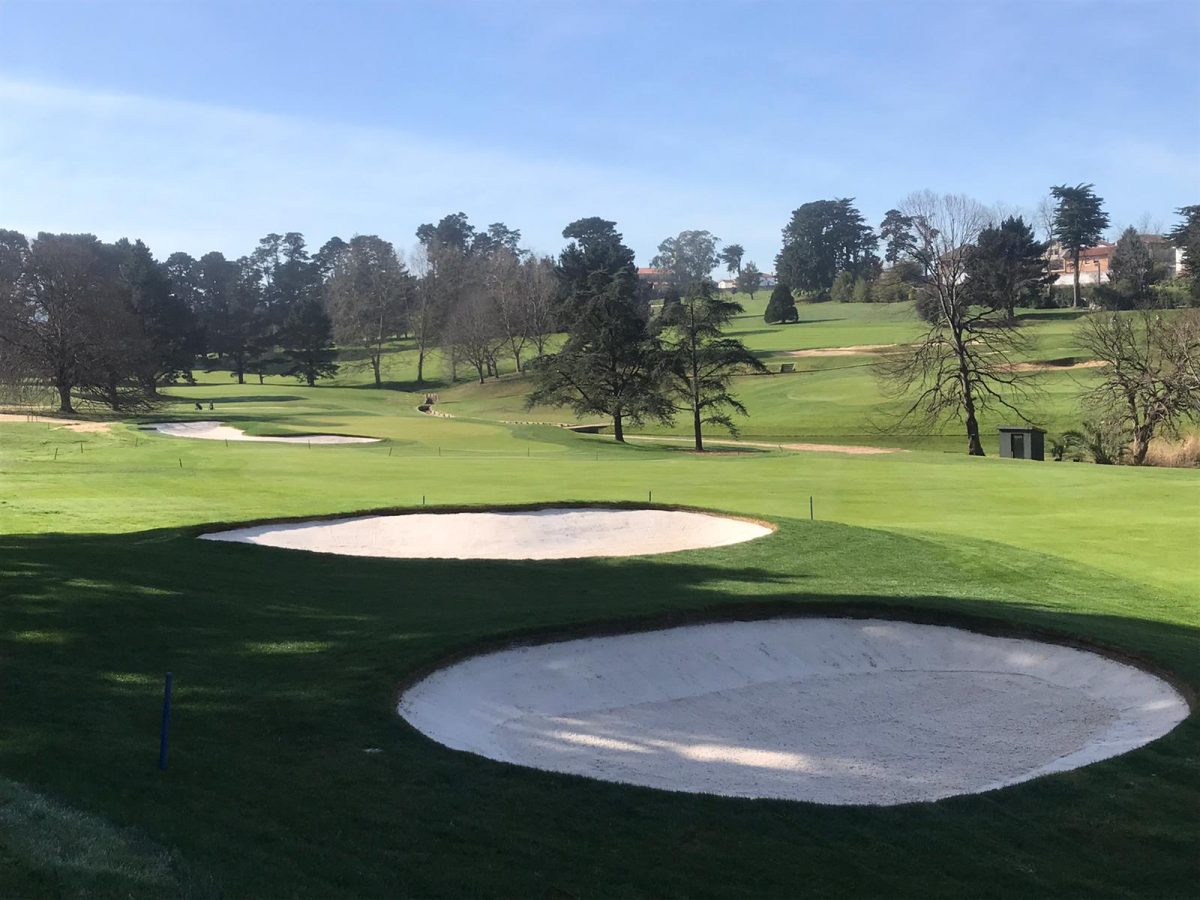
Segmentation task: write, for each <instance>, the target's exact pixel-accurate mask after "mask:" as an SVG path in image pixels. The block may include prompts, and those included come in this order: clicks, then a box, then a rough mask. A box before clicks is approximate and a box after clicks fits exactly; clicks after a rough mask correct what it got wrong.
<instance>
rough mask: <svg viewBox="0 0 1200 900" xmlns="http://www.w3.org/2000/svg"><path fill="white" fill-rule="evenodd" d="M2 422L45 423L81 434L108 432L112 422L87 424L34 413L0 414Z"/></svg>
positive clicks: (76, 420)
mask: <svg viewBox="0 0 1200 900" xmlns="http://www.w3.org/2000/svg"><path fill="white" fill-rule="evenodd" d="M0 422H18V423H21V424H32V423H38V424H41V423H45V424H46V425H52V426H58V427H61V428H66V429H67V430H68V431H75V432H78V433H80V434H95V433H101V432H105V431H108V430H109V429H110V428H111V427H112V423H111V422H87V421H84V420H83V419H60V418H58V417H57V416H39V415H34V414H33V413H0Z"/></svg>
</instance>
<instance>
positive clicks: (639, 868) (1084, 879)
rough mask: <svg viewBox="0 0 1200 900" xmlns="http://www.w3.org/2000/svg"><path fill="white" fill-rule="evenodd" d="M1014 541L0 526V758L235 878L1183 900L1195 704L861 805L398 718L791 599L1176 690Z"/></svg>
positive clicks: (1196, 677) (1117, 586) (1058, 572)
mask: <svg viewBox="0 0 1200 900" xmlns="http://www.w3.org/2000/svg"><path fill="white" fill-rule="evenodd" d="M1002 552H1003V551H999V550H998V551H996V553H997V554H1000V553H1002ZM1024 559H1025V557H1021V556H1019V555H1017V554H1015V552H1014V553H1011V554H1010V555H1009V556H1004V557H1001V558H997V559H995V560H994V561H989V560H988V559H987V558H975V557H970V559H969V563H968V562H966V560H967V557H965V556H963V555H961V554H960V551H957V550H954V549H953V548H949V547H947V546H946V545H942V544H938V543H935V542H930V541H924V540H920V539H916V538H910V537H905V536H901V535H895V534H888V533H884V532H872V531H868V530H865V529H856V528H850V527H846V526H837V525H829V524H821V523H816V524H812V525H810V524H809V523H806V522H783V523H781V528H780V531H779V532H777V533H776V534H774V535H772V536H770V537H767V538H763V539H761V540H758V541H750V542H748V543H745V544H740V545H734V546H730V547H725V548H719V549H714V550H709V551H690V552H686V553H678V554H670V555H666V556H658V557H632V558H624V559H585V560H563V561H540V562H489V561H458V560H441V561H438V560H385V559H368V558H351V557H340V556H333V555H324V554H308V553H304V552H297V551H286V550H276V549H271V548H264V547H255V546H248V545H233V544H224V543H217V542H208V541H200V540H196V539H195V537H194V530H192V529H187V530H181V529H172V530H160V531H153V532H143V533H138V534H127V535H115V536H114V535H100V536H97V535H74V536H66V535H40V536H15V537H4V538H0V560H3V563H2V564H0V616H2V621H0V667H2V668H0V672H2V675H3V702H4V718H3V726H2V730H0V774H3V775H5V776H10V777H12V778H15V779H16V780H18V781H21V782H24V783H26V784H29V785H31V786H33V787H35V788H36V789H37V790H39V791H42V792H45V793H47V794H48V795H50V796H52V797H55V798H60V799H62V800H63V801H65V802H67V803H68V804H70V805H72V806H74V807H77V808H81V809H85V810H88V811H90V812H93V813H98V814H100V815H102V816H104V817H105V818H107V819H109V820H111V821H113V822H115V823H116V824H117V825H121V826H125V825H137V826H139V827H140V828H141V829H143V830H144V831H145V833H146V834H147V835H149V836H150V837H151V838H152V839H153V840H154V841H156V842H158V843H159V844H161V845H162V846H164V847H167V848H170V849H173V850H174V849H177V850H178V851H179V852H180V853H181V854H182V856H183V858H185V859H187V860H188V862H189V863H190V864H191V865H195V866H198V867H200V868H202V869H204V870H205V871H207V872H209V873H211V874H212V876H213V878H214V880H215V881H216V882H217V883H219V884H220V885H222V886H223V888H224V890H226V891H227V892H228V893H229V894H230V895H235V896H263V895H270V896H279V895H293V894H305V895H310V896H316V895H355V896H397V895H418V896H430V895H454V894H457V895H463V894H475V895H492V896H496V895H518V894H519V895H546V894H555V893H557V894H566V895H569V896H599V895H609V896H611V895H612V894H614V893H616V894H626V895H633V894H640V895H649V894H653V895H689V896H715V895H717V894H723V895H739V894H740V895H743V896H760V897H761V896H767V895H771V896H782V895H791V894H793V893H794V891H795V888H796V885H797V884H805V885H808V886H809V887H811V888H812V891H811V893H814V894H818V895H838V894H842V895H845V894H853V893H860V894H861V893H863V892H867V893H874V894H877V895H891V896H962V895H964V894H970V895H972V896H1000V895H1003V894H1005V893H1007V894H1008V895H1010V896H1011V895H1014V894H1024V895H1030V894H1043V895H1045V894H1058V895H1062V894H1072V893H1074V894H1077V895H1079V894H1095V895H1106V894H1107V895H1112V894H1120V893H1122V892H1125V893H1128V894H1130V895H1135V894H1137V893H1138V892H1139V891H1142V892H1149V893H1153V894H1156V895H1163V896H1182V895H1186V893H1187V892H1188V890H1190V889H1191V887H1192V886H1193V885H1194V883H1195V881H1194V877H1195V876H1196V874H1197V872H1196V864H1195V862H1194V853H1191V852H1189V851H1191V850H1194V848H1195V845H1194V843H1193V842H1192V841H1191V840H1190V839H1189V835H1191V834H1194V811H1195V808H1196V804H1197V802H1198V801H1200V775H1198V774H1197V772H1198V767H1197V763H1198V762H1200V760H1198V759H1197V756H1198V753H1197V749H1196V748H1197V745H1198V744H1200V727H1198V725H1197V717H1196V716H1195V715H1193V716H1191V717H1190V718H1189V719H1188V720H1186V721H1185V722H1184V723H1183V724H1182V725H1180V726H1179V727H1178V728H1177V729H1176V730H1175V731H1174V732H1172V733H1171V734H1169V735H1168V736H1166V737H1165V738H1163V739H1162V740H1160V741H1157V742H1155V743H1154V744H1152V745H1149V746H1147V747H1145V748H1143V749H1141V750H1138V751H1136V752H1134V753H1132V754H1128V755H1126V756H1123V757H1119V758H1116V759H1112V760H1108V761H1106V762H1103V763H1100V764H1097V765H1094V766H1088V767H1086V768H1084V769H1080V770H1077V771H1075V772H1070V773H1066V774H1063V775H1057V776H1053V777H1051V778H1045V779H1039V780H1036V781H1033V782H1029V783H1027V784H1024V785H1019V786H1015V787H1012V788H1007V789H1004V790H1002V791H998V792H994V793H989V794H983V795H978V796H971V797H960V798H954V799H951V800H947V801H942V802H940V803H937V804H922V805H914V806H907V807H891V808H872V807H822V806H815V805H812V804H799V803H787V802H782V801H746V800H737V799H731V798H715V797H708V796H704V795H685V794H675V793H668V792H662V791H657V790H652V789H644V788H630V787H625V786H622V785H618V784H611V783H605V782H597V781H590V780H587V779H583V778H578V777H574V776H567V775H555V774H551V773H544V772H536V771H532V770H527V769H522V768H518V767H514V766H508V765H504V764H501V763H496V762H492V761H489V760H486V759H483V758H480V757H476V756H472V755H469V754H464V753H458V752H455V751H451V750H448V749H446V748H444V747H441V746H439V745H436V744H434V743H433V742H432V741H430V740H428V739H427V738H425V737H424V736H423V735H421V734H419V733H418V732H416V731H415V730H414V729H412V728H410V727H409V726H408V725H407V724H406V723H405V722H403V720H401V719H400V718H399V717H398V716H397V715H396V713H395V703H396V698H397V694H398V691H399V690H400V689H401V687H402V685H403V684H404V683H405V682H406V681H408V680H411V679H413V678H415V677H417V676H418V675H419V674H420V673H422V672H425V671H428V670H429V669H430V668H432V667H436V666H438V665H441V664H443V663H445V662H446V661H448V660H450V659H453V658H457V657H460V656H462V655H464V654H469V653H472V652H478V651H480V650H484V649H489V648H494V647H500V646H506V645H509V644H512V643H513V642H518V641H531V640H544V639H554V638H562V637H570V636H580V635H585V634H595V633H601V632H605V631H621V630H629V629H638V628H647V627H664V626H669V625H676V624H685V623H689V622H696V621H707V620H711V619H716V618H762V617H770V616H780V615H804V614H839V615H840V614H852V615H879V616H883V617H889V616H890V617H896V618H901V619H909V620H916V621H929V622H932V623H936V624H959V625H965V626H967V627H971V628H975V629H977V630H985V631H986V630H995V631H998V632H1001V633H1013V632H1016V633H1021V634H1029V635H1038V636H1048V637H1050V638H1051V639H1055V640H1062V641H1083V642H1087V643H1090V644H1094V645H1098V646H1100V647H1102V648H1105V649H1107V650H1109V651H1110V652H1115V653H1119V654H1122V655H1124V656H1127V657H1135V658H1137V659H1138V660H1139V661H1142V662H1143V663H1144V664H1148V665H1150V666H1153V667H1157V668H1160V669H1163V670H1166V671H1168V672H1170V673H1172V674H1173V675H1174V676H1175V677H1177V678H1178V679H1179V680H1180V681H1181V682H1182V684H1183V686H1184V687H1185V689H1188V690H1190V691H1194V690H1195V689H1196V687H1197V686H1198V685H1200V629H1197V628H1195V627H1190V626H1185V625H1176V624H1169V623H1165V622H1160V621H1153V620H1150V619H1146V618H1130V617H1127V616H1124V615H1120V614H1118V613H1116V612H1114V611H1105V610H1103V609H1101V608H1099V607H1100V603H1099V601H1098V600H1094V599H1092V598H1095V597H1103V596H1105V595H1107V593H1108V592H1110V591H1123V592H1130V591H1132V592H1134V594H1133V596H1134V597H1140V596H1147V595H1145V594H1142V595H1138V594H1137V593H1136V591H1137V587H1136V586H1131V585H1129V584H1128V583H1125V582H1121V581H1119V580H1117V579H1110V578H1107V576H1103V575H1098V574H1096V573H1092V572H1088V571H1086V570H1083V569H1081V568H1077V567H1072V566H1070V565H1068V564H1056V563H1053V562H1052V561H1042V560H1038V562H1037V566H1038V572H1039V573H1040V578H1039V580H1036V581H1035V580H1033V579H1031V578H1029V577H1028V576H1027V574H1026V573H1025V571H1024V570H1022V569H1021V561H1022V560H1024ZM1148 599H1149V598H1148V596H1147V600H1148ZM1089 604H1090V606H1089ZM166 671H171V672H173V673H174V676H175V708H174V712H173V719H172V732H171V738H172V740H171V755H170V766H169V768H168V770H167V772H166V773H159V772H157V771H156V769H155V763H156V761H157V758H158V729H159V723H160V703H161V696H162V678H163V674H164V673H165V672H166ZM367 751H372V752H367ZM1151 811H1152V812H1153V815H1149V813H1150V812H1151ZM618 825H619V827H618ZM2 829H3V825H2V824H0V837H2ZM668 859H669V860H671V863H670V865H664V864H663V860H668ZM618 861H619V862H618ZM31 877H32V876H31ZM31 883H32V882H31ZM14 893H17V894H19V893H20V891H18V890H14ZM114 895H115V894H114Z"/></svg>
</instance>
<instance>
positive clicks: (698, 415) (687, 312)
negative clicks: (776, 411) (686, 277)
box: [659, 281, 767, 452]
mask: <svg viewBox="0 0 1200 900" xmlns="http://www.w3.org/2000/svg"><path fill="white" fill-rule="evenodd" d="M743 311H744V310H743V308H742V305H741V304H740V303H737V302H735V301H733V300H726V299H724V298H723V297H721V296H720V294H719V293H718V292H717V290H716V289H715V287H714V285H713V283H712V282H711V281H703V282H701V283H700V284H698V285H696V286H695V287H693V289H692V290H690V291H688V293H687V294H686V295H685V296H684V297H683V299H682V300H680V302H679V303H677V304H675V305H674V306H671V307H669V308H666V309H664V310H663V314H662V317H661V320H660V323H659V324H660V326H661V340H662V349H663V353H664V357H665V363H666V371H667V373H668V378H669V381H670V383H671V386H672V389H673V390H672V393H673V395H674V398H675V400H676V402H677V404H678V405H677V406H676V409H678V410H680V411H681V412H682V411H686V412H690V413H691V415H692V432H693V434H694V435H695V440H696V451H697V452H702V451H703V450H704V436H703V428H704V426H705V425H720V426H722V427H723V428H725V429H727V430H728V431H729V433H730V434H732V435H735V436H736V435H737V427H736V426H735V425H734V422H733V418H732V414H733V413H736V414H738V415H741V416H744V415H747V413H746V407H745V406H743V405H742V403H741V401H739V400H738V399H737V398H736V397H734V396H733V395H732V394H730V393H729V383H730V381H732V380H733V376H735V375H740V374H744V373H751V372H753V373H755V374H760V375H763V374H766V371H767V370H766V367H765V366H763V364H762V363H761V362H759V361H758V358H757V357H756V356H754V355H753V354H752V353H751V352H750V351H749V350H747V349H746V346H745V345H744V344H743V343H742V342H741V341H739V340H737V339H736V338H730V337H725V336H724V333H723V329H724V327H725V326H726V325H728V324H729V323H730V322H731V321H732V320H733V317H734V316H736V315H738V314H739V313H741V312H743Z"/></svg>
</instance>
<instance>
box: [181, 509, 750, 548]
mask: <svg viewBox="0 0 1200 900" xmlns="http://www.w3.org/2000/svg"><path fill="white" fill-rule="evenodd" d="M770 533H771V529H770V528H768V527H767V526H765V525H760V524H758V523H757V522H749V521H746V520H745V519H733V518H728V517H726V516H715V515H708V514H706V513H697V512H685V511H682V510H669V509H596V508H592V509H534V510H520V511H509V512H467V513H409V514H405V515H393V516H363V517H358V518H353V519H332V520H328V521H318V522H299V523H292V524H275V525H255V526H252V527H249V528H238V529H236V530H234V531H219V532H214V533H212V534H205V535H202V537H203V538H205V539H206V540H210V541H241V542H244V543H250V544H263V545H266V546H269V547H286V548H290V549H293V550H314V551H318V552H321V553H340V554H343V555H345V556H384V557H396V558H403V559H575V558H579V557H586V556H643V555H648V554H652V553H671V552H674V551H676V550H694V549H697V548H700V547H723V546H725V545H727V544H740V543H741V542H743V541H749V540H752V539H754V538H757V537H763V536H764V535H767V534H770Z"/></svg>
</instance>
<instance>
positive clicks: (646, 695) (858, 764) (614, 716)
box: [398, 619, 1188, 805]
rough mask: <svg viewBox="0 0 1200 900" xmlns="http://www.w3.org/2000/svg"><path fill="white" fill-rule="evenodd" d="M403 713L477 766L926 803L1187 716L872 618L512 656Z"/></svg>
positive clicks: (1100, 674)
mask: <svg viewBox="0 0 1200 900" xmlns="http://www.w3.org/2000/svg"><path fill="white" fill-rule="evenodd" d="M398 711H399V713H400V715H402V716H403V717H404V718H405V719H407V720H408V721H409V722H410V723H411V724H412V725H413V726H415V727H416V728H418V729H420V730H421V731H423V732H424V733H425V734H427V735H429V737H431V738H433V739H434V740H436V741H438V742H440V743H442V744H444V745H446V746H448V747H453V748H455V749H458V750H466V751H470V752H472V753H478V754H481V755H483V756H486V757H490V758H491V759H496V760H501V761H504V762H510V763H516V764H519V765H525V766H532V767H534V768H538V769H545V770H549V771H555V772H570V773H574V774H577V775H586V776H589V777H592V778H599V779H603V780H605V781H617V782H623V783H627V784H637V785H646V786H649V787H656V788H664V789H668V790H676V791H687V792H692V793H712V794H723V795H728V796H736V797H774V798H783V799H789V800H809V801H814V802H817V803H828V804H877V805H891V804H897V803H908V802H914V801H928V800H937V799H939V798H942V797H950V796H954V795H956V794H970V793H976V792H979V791H986V790H991V789H993V788H998V787H1002V786H1004V785H1011V784H1016V783H1019V782H1022V781H1026V780H1028V779H1030V778H1034V777H1037V776H1039V775H1045V774H1048V773H1052V772H1062V771H1065V770H1068V769H1074V768H1077V767H1079V766H1083V765H1086V764H1088V763H1091V762H1095V761H1097V760H1101V759H1106V758H1108V757H1111V756H1116V755H1117V754H1120V753H1125V752H1127V751H1129V750H1132V749H1134V748H1135V747H1140V746H1142V745H1143V744H1146V743H1148V742H1149V741H1152V740H1154V739H1155V738H1158V737H1160V736H1162V735H1164V734H1166V733H1167V732H1169V731H1170V730H1171V729H1172V728H1174V727H1175V726H1176V725H1177V724H1179V722H1181V721H1182V720H1183V719H1184V718H1185V717H1186V716H1187V715H1188V706H1187V703H1186V702H1185V701H1184V699H1183V698H1182V697H1181V696H1180V695H1179V694H1178V693H1177V692H1176V691H1175V690H1174V689H1173V688H1172V687H1171V686H1170V685H1168V684H1167V683H1166V682H1165V681H1163V680H1161V679H1159V678H1157V677H1155V676H1153V675H1150V674H1148V673H1146V672H1144V671H1142V670H1140V669H1137V668H1134V667H1132V666H1128V665H1124V664H1122V663H1118V662H1115V661H1113V660H1110V659H1108V658H1105V657H1102V656H1099V655H1098V654H1094V653H1088V652H1084V651H1080V650H1074V649H1070V648H1067V647H1061V646H1057V645H1054V644H1045V643H1040V642H1035V641H1028V640H1015V639H1008V638H996V637H989V636H985V635H979V634H974V633H972V632H968V631H963V630H960V629H956V628H945V627H937V626H930V625H914V624H909V623H899V622H890V621H883V620H852V619H776V620H772V621H763V622H739V623H725V624H714V625H701V626H691V627H684V628H673V629H669V630H665V631H655V632H646V633H641V634H631V635H620V636H615V637H604V638H594V639H587V640H573V641H566V642H562V643H555V644H543V645H539V646H533V647H521V648H517V649H512V650H506V651H503V652H499V653H491V654H487V655H483V656H477V657H473V658H471V659H468V660H466V661H464V662H461V663H457V664H455V665H452V666H449V667H447V668H445V669H441V670H439V671H437V672H435V673H434V674H432V675H430V676H429V677H427V678H425V679H424V680H422V681H420V682H418V683H417V684H415V685H414V686H413V687H411V688H410V689H409V690H407V691H406V692H405V693H404V695H403V696H402V697H401V699H400V704H399V707H398Z"/></svg>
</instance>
